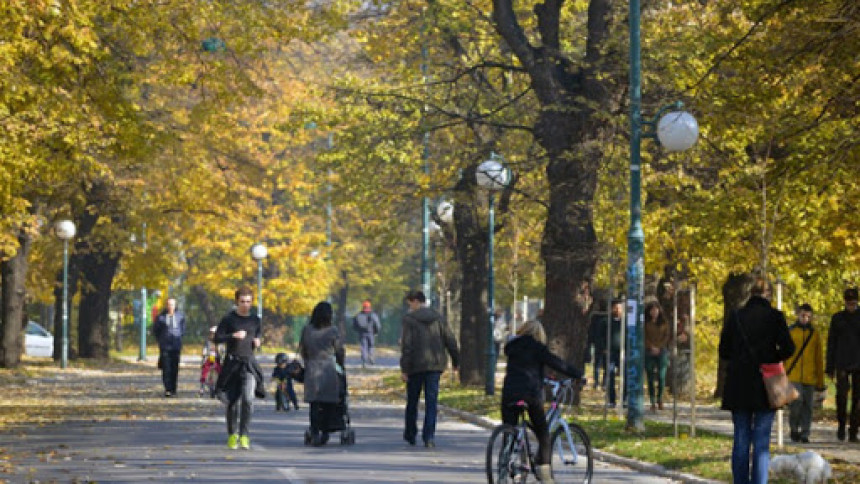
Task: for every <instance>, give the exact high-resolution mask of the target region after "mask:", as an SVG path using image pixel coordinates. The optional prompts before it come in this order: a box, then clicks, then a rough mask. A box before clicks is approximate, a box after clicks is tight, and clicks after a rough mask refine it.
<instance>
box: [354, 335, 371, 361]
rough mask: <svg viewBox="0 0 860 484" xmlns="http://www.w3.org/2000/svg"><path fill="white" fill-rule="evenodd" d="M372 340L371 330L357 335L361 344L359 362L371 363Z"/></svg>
mask: <svg viewBox="0 0 860 484" xmlns="http://www.w3.org/2000/svg"><path fill="white" fill-rule="evenodd" d="M373 340H374V336H373V333H371V332H369V331H368V332H366V333H361V334H360V335H359V336H358V342H359V343H360V344H361V364H362V365H364V364H365V363H370V364H371V365H372V364H373Z"/></svg>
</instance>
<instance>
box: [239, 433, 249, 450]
mask: <svg viewBox="0 0 860 484" xmlns="http://www.w3.org/2000/svg"><path fill="white" fill-rule="evenodd" d="M239 447H241V448H243V449H250V448H251V439H250V438H248V436H247V435H242V436H240V437H239Z"/></svg>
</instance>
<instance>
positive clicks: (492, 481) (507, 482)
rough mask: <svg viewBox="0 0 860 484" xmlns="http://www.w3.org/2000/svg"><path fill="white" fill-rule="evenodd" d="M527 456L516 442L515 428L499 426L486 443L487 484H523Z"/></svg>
mask: <svg viewBox="0 0 860 484" xmlns="http://www.w3.org/2000/svg"><path fill="white" fill-rule="evenodd" d="M528 472H529V456H528V453H527V452H526V448H525V445H524V444H523V443H521V442H519V441H518V440H517V428H516V427H514V426H513V425H507V424H503V425H499V426H498V427H496V428H495V429H493V433H492V434H491V435H490V441H489V442H488V443H487V482H488V483H489V484H525V482H526V479H527V478H528Z"/></svg>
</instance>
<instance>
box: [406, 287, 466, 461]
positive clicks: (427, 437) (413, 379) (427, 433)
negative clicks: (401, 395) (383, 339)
mask: <svg viewBox="0 0 860 484" xmlns="http://www.w3.org/2000/svg"><path fill="white" fill-rule="evenodd" d="M426 301H427V299H426V298H425V296H424V293H423V292H421V291H412V292H410V293H409V294H407V295H406V304H407V305H408V306H409V312H408V313H407V314H406V316H404V317H403V336H402V337H401V343H400V352H401V356H400V371H401V373H402V374H401V378H402V379H403V381H405V382H406V428H405V430H404V431H403V439H404V440H406V441H407V442H409V445H415V438H416V436H417V435H418V425H417V420H418V398H419V397H420V396H421V389H422V388H423V389H424V427H423V428H422V430H421V438H422V440H424V446H425V447H436V443H435V440H434V438H435V434H436V402H437V400H438V398H439V378H440V377H441V375H442V372H443V371H445V368H446V367H447V366H448V355H451V365H452V366H453V369H454V371H457V367H458V366H459V362H460V351H459V349H458V348H457V340H456V339H454V333H452V332H451V328H449V327H448V323H446V322H445V321H444V320H443V319H442V316H441V315H440V314H439V313H438V312H436V310H435V309H433V308H429V307H427V306H425V302H426ZM446 352H447V354H446Z"/></svg>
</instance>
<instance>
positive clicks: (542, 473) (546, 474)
mask: <svg viewBox="0 0 860 484" xmlns="http://www.w3.org/2000/svg"><path fill="white" fill-rule="evenodd" d="M505 355H506V356H507V357H508V362H507V366H506V370H505V382H504V384H503V386H502V421H503V422H504V423H506V424H510V425H517V423H518V419H519V416H520V409H519V407H517V406H516V402H518V401H520V400H523V401H525V402H526V404H527V405H528V411H529V420H530V421H531V423H532V429H533V430H534V433H535V437H537V441H538V466H537V476H538V479H539V480H540V481H541V482H543V483H546V484H551V483H552V482H553V481H552V469H550V461H551V455H550V453H551V451H552V449H551V448H550V442H549V438H550V435H549V428H547V423H546V414H545V413H544V409H543V386H544V385H543V368H544V366H548V367H550V368H552V369H553V370H556V371H558V372H561V373H564V374H566V375H568V376H570V377H572V378H582V370H580V369H579V368H576V367H575V366H573V365H571V364H569V363H567V362H565V361H564V360H562V359H561V358H559V357H558V356H556V355H554V354H552V353H551V352H550V351H549V348H547V346H546V332H545V331H544V329H543V325H541V324H540V323H539V322H537V321H529V322H527V323H525V324H523V325H522V327H520V329H519V330H517V336H515V337H514V338H512V339H511V340H510V341H509V342H508V344H506V345H505Z"/></svg>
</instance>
